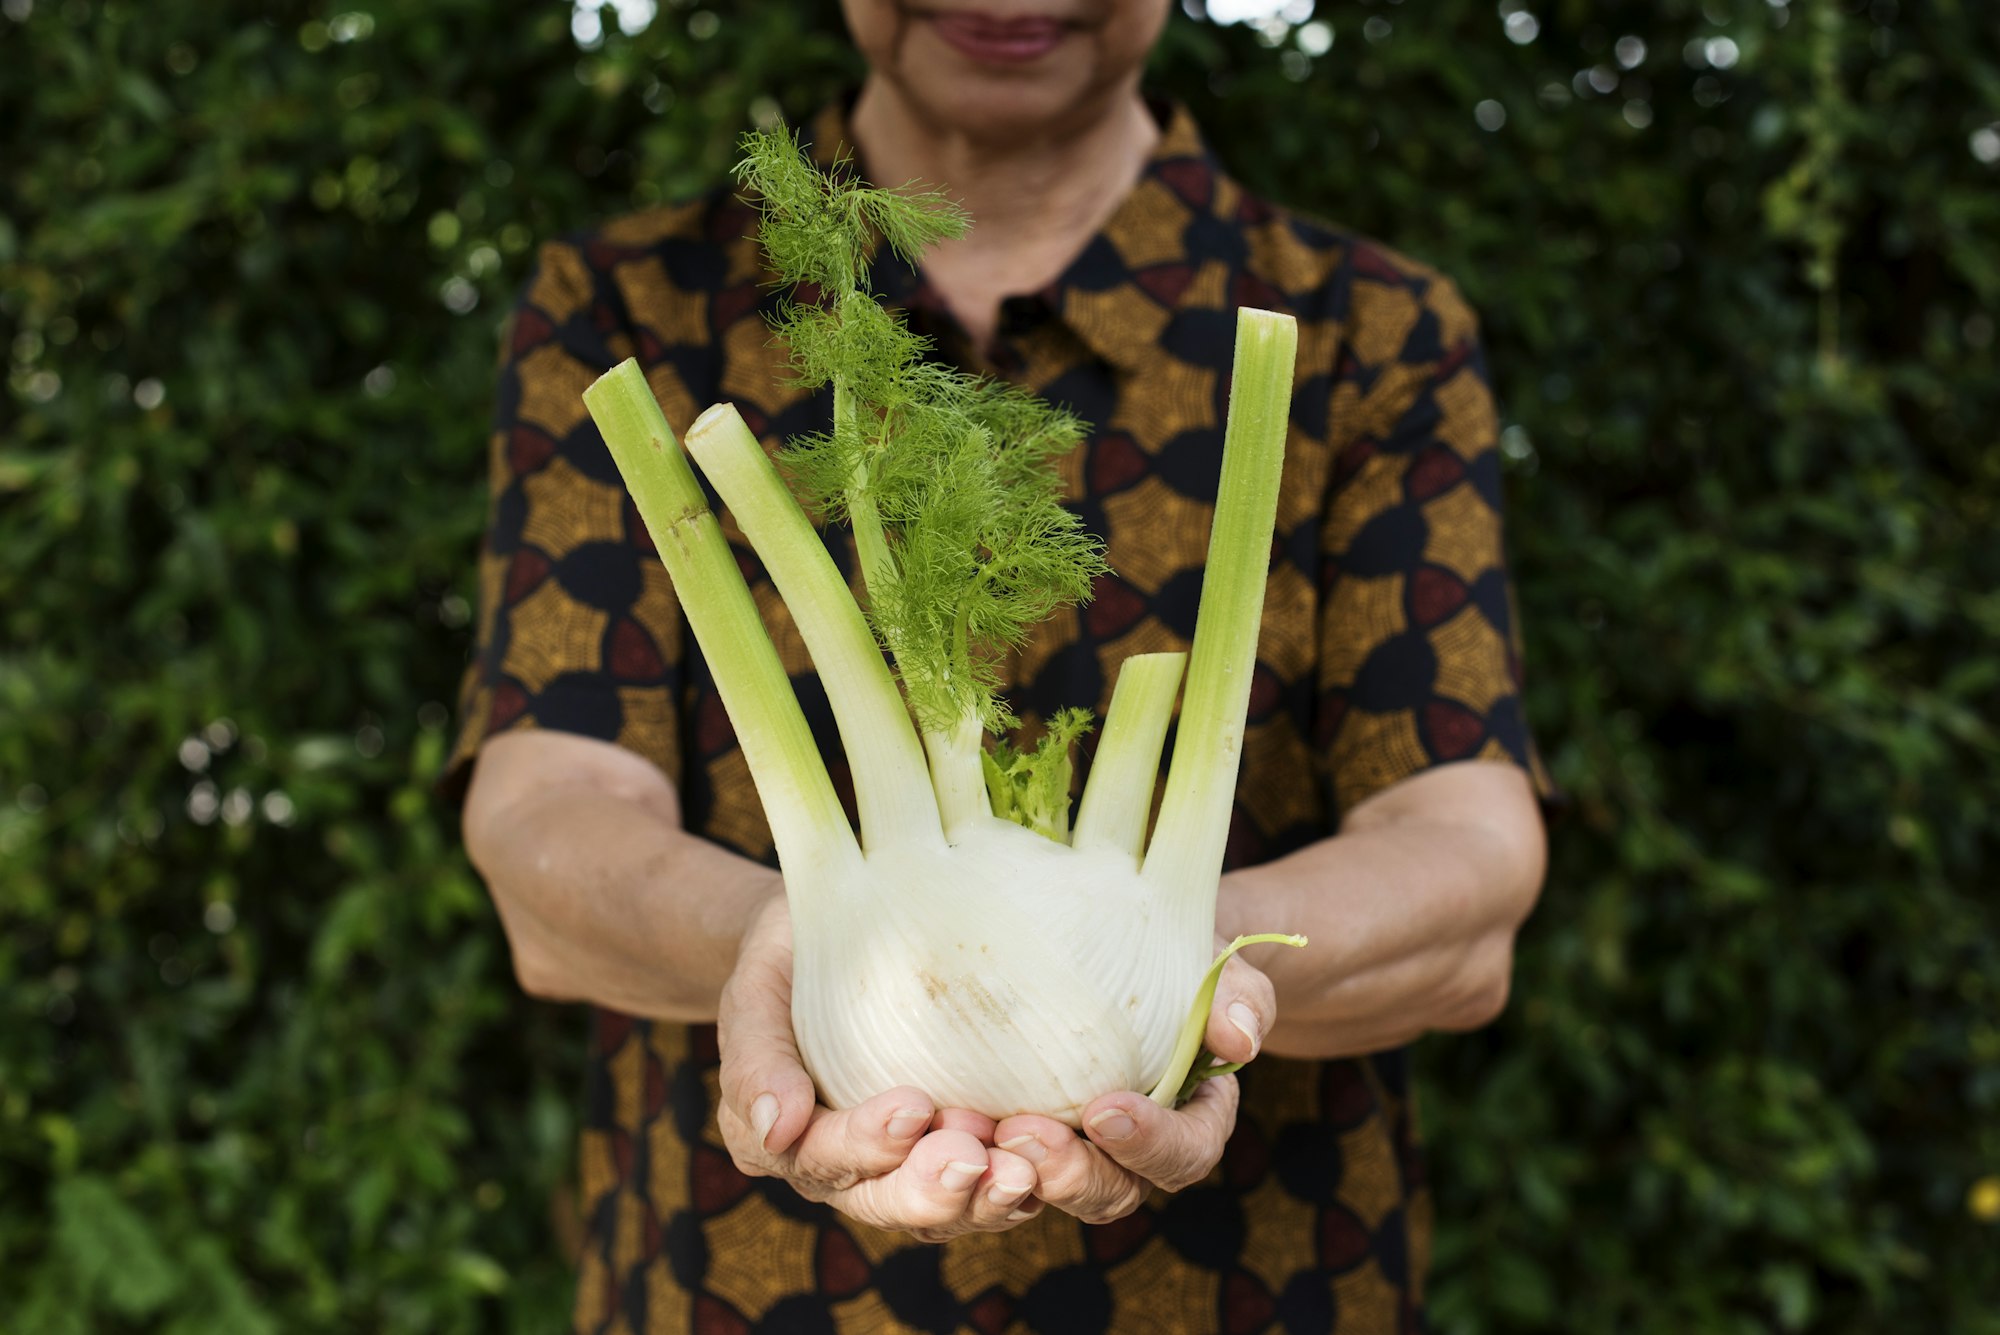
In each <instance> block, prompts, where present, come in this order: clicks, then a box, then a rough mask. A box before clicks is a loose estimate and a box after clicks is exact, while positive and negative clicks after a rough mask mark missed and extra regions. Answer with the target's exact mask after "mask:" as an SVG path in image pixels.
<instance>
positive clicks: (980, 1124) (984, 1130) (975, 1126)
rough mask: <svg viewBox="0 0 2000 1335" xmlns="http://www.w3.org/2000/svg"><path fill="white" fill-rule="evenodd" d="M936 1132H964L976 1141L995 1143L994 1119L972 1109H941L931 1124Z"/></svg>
mask: <svg viewBox="0 0 2000 1335" xmlns="http://www.w3.org/2000/svg"><path fill="white" fill-rule="evenodd" d="M931 1129H932V1130H934V1131H963V1132H965V1133H966V1134H967V1135H969V1136H972V1137H973V1138H974V1139H977V1140H980V1141H984V1142H985V1143H986V1144H988V1145H991V1144H992V1143H993V1119H992V1118H991V1117H988V1116H987V1115H986V1114H985V1113H977V1112H974V1111H972V1109H970V1108H940V1109H938V1113H937V1117H936V1118H934V1119H933V1120H932V1122H931Z"/></svg>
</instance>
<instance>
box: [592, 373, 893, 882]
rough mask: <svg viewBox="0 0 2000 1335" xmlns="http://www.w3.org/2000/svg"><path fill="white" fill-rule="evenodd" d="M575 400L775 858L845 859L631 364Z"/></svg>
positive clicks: (803, 736) (795, 725)
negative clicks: (627, 503) (676, 603)
mask: <svg viewBox="0 0 2000 1335" xmlns="http://www.w3.org/2000/svg"><path fill="white" fill-rule="evenodd" d="M583 401H584V404H585V405H586V406H587V407H588V408H589V409H590V415H591V417H592V418H593V419H595V421H596V422H597V426H598V429H599V430H600V431H601V432H603V434H604V443H605V444H606V445H607V446H608V447H609V448H610V451H611V457H612V459H613V460H615V461H616V462H617V464H618V471H619V472H620V473H621V474H623V475H624V478H625V486H626V489H627V490H629V491H630V492H631V494H632V501H633V503H634V504H635V505H636V506H637V507H638V510H639V517H640V519H641V520H643V521H644V522H645V525H646V531H647V532H648V533H650V534H651V535H652V537H653V545H654V546H655V547H657V548H658V549H659V553H660V558H661V560H663V561H664V562H666V566H667V571H668V573H669V574H670V575H671V576H672V577H673V581H674V592H675V594H676V595H677V596H678V597H679V599H680V604H681V608H682V610H683V611H684V612H685V613H686V614H687V619H688V624H689V625H690V626H691V627H692V628H693V630H694V633H695V638H696V639H697V640H698V641H699V642H700V644H701V648H702V652H703V653H704V654H706V655H708V658H709V661H710V663H711V664H712V665H714V667H715V669H716V672H715V684H716V688H717V689H718V690H719V691H720V692H721V693H722V703H723V706H724V707H725V708H726V709H727V710H728V711H729V719H730V722H731V724H733V725H734V727H735V729H736V739H737V743H738V745H740V746H741V747H742V749H743V758H744V760H745V761H746V762H747V763H748V764H749V766H750V774H751V777H752V778H753V779H754V780H755V781H756V784H757V796H758V798H759V799H760V800H761V801H762V803H763V806H764V811H765V814H766V815H767V816H768V817H769V819H770V823H771V836H772V839H773V840H774V841H775V843H776V844H777V849H778V859H779V861H780V862H783V863H784V864H786V865H787V866H795V867H796V866H809V865H812V864H813V863H814V862H815V861H831V860H834V859H838V858H851V857H853V856H854V855H855V854H856V852H857V851H858V850H857V849H856V848H855V844H854V835H853V832H852V831H851V830H849V829H848V826H847V815H846V813H845V812H844V811H842V810H841V806H840V799H839V798H838V797H837V796H836V795H835V794H834V791H833V784H832V782H831V781H830V780H829V779H828V778H827V774H826V764H825V762H824V761H822V760H821V759H820V755H819V747H818V745H817V744H816V743H815V742H814V740H813V735H812V730H811V729H810V728H808V727H807V726H806V720H805V715H804V714H803V713H801V712H800V711H799V702H798V697H797V696H796V695H794V694H793V693H792V683H791V679H790V678H789V677H788V676H787V675H786V674H785V669H784V665H783V664H782V663H780V662H779V661H778V651H777V649H776V648H775V647H774V646H773V645H772V643H771V636H770V633H769V632H768V631H766V630H765V629H764V623H763V621H762V620H761V619H760V618H759V617H758V615H757V604H756V602H755V601H754V600H753V599H752V598H751V596H750V588H749V585H747V584H745V583H744V580H743V572H742V571H741V570H740V569H738V567H737V565H736V558H735V556H734V555H733V554H732V553H731V552H730V550H729V543H728V542H727V541H726V540H725V539H724V538H723V536H722V527H721V525H720V524H719V523H717V521H716V518H715V513H714V511H713V510H711V509H710V508H709V504H708V497H707V496H706V495H705V494H704V493H703V492H702V489H701V484H700V483H698V482H696V481H695V476H694V471H693V470H692V469H690V468H689V467H688V461H687V456H686V455H684V454H682V453H681V448H680V444H679V442H677V441H676V440H675V439H674V433H673V429H672V428H671V427H669V426H668V425H667V419H666V417H665V416H664V415H663V414H662V413H661V412H660V405H659V402H658V401H657V400H656V399H655V398H654V397H653V391H652V388H651V387H650V386H649V385H647V383H646V378H645V376H644V375H643V374H642V373H641V372H640V370H639V364H638V363H637V362H636V361H633V360H631V359H629V358H628V359H627V360H626V361H624V362H621V363H620V364H619V365H618V366H616V367H614V368H613V369H612V370H610V371H608V372H606V373H605V374H604V375H603V376H602V377H601V378H599V379H598V381H597V382H596V383H595V384H593V385H592V386H591V387H590V388H589V389H587V390H585V391H584V392H583Z"/></svg>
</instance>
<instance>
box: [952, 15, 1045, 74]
mask: <svg viewBox="0 0 2000 1335" xmlns="http://www.w3.org/2000/svg"><path fill="white" fill-rule="evenodd" d="M931 23H932V25H933V26H934V27H936V29H937V33H938V36H940V37H942V38H944V40H945V41H946V42H947V43H948V44H949V45H950V46H951V48H952V49H953V50H955V51H957V52H958V53H959V54H960V55H962V56H964V57H966V58H967V59H969V60H975V61H978V62H980V63H982V64H989V65H1025V64H1027V63H1029V62H1030V61H1035V60H1040V59H1041V58H1042V57H1043V56H1045V55H1047V54H1048V53H1049V52H1051V51H1053V50H1055V49H1056V47H1058V46H1060V45H1061V44H1062V39H1063V38H1064V37H1066V36H1067V35H1068V33H1069V30H1068V28H1067V27H1065V26H1064V25H1063V24H1062V23H1061V22H1059V21H1058V20H1056V19H1028V20H1013V21H998V20H993V19H987V18H982V17H980V16H978V15H972V14H934V15H932V16H931Z"/></svg>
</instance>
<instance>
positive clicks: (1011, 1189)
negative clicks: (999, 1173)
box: [986, 1182, 1034, 1205]
mask: <svg viewBox="0 0 2000 1335" xmlns="http://www.w3.org/2000/svg"><path fill="white" fill-rule="evenodd" d="M1033 1185H1034V1183H1032V1182H1023V1183H1021V1185H1019V1186H1010V1185H1008V1184H1007V1183H1005V1182H995V1183H994V1184H993V1189H992V1190H991V1191H989V1192H987V1193H986V1199H988V1200H990V1201H992V1202H993V1203H994V1204H995V1205H1012V1204H1013V1203H1014V1202H1015V1201H1018V1200H1020V1199H1021V1198H1022V1197H1023V1196H1025V1195H1027V1194H1028V1188H1029V1187H1031V1186H1033Z"/></svg>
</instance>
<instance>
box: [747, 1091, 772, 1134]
mask: <svg viewBox="0 0 2000 1335" xmlns="http://www.w3.org/2000/svg"><path fill="white" fill-rule="evenodd" d="M777 1124H778V1096H777V1095H776V1094H759V1095H758V1096H757V1098H756V1101H755V1102H753V1103H752V1104H751V1105H750V1129H751V1130H752V1131H755V1132H756V1133H757V1143H758V1144H759V1145H762V1144H763V1143H764V1137H766V1136H768V1135H770V1134H771V1128H772V1127H774V1126H776V1125H777Z"/></svg>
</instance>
